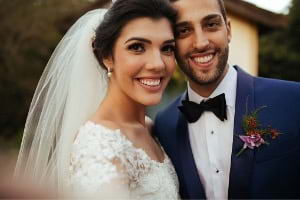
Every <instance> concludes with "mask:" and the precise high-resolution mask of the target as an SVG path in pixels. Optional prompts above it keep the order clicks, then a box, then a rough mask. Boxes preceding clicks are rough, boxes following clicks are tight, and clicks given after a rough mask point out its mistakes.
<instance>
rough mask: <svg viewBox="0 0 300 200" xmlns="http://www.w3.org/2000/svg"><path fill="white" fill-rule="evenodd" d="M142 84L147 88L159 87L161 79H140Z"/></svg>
mask: <svg viewBox="0 0 300 200" xmlns="http://www.w3.org/2000/svg"><path fill="white" fill-rule="evenodd" d="M139 81H140V83H142V84H144V85H147V86H152V87H154V86H158V85H159V84H160V79H140V80H139Z"/></svg>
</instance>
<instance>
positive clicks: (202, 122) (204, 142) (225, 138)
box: [188, 66, 237, 199]
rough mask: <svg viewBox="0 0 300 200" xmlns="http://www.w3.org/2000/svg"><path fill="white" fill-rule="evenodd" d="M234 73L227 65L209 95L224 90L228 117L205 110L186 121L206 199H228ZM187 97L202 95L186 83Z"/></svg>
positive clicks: (234, 89) (234, 96)
mask: <svg viewBox="0 0 300 200" xmlns="http://www.w3.org/2000/svg"><path fill="white" fill-rule="evenodd" d="M236 87H237V72H236V70H235V69H234V68H233V67H231V66H230V67H229V70H228V71H227V73H226V75H225V77H224V79H223V80H222V81H221V82H220V84H219V85H218V87H217V88H216V89H215V90H214V92H213V93H212V94H211V95H210V96H209V97H208V98H213V97H215V96H218V95H220V94H222V93H225V98H226V104H227V120H225V121H223V122H222V121H221V120H219V118H217V117H216V116H215V114H214V113H212V112H209V111H205V112H203V114H202V115H201V117H200V118H199V120H198V121H196V122H195V123H189V124H188V130H189V137H190V141H191V147H192V151H193V155H194V159H195V163H196V166H197V170H198V173H199V176H200V179H201V182H202V184H203V187H204V190H205V194H206V198H208V199H227V198H228V187H229V174H230V164H231V151H232V140H233V128H234V114H235V99H236ZM188 95H189V100H190V101H193V102H196V103H200V102H201V101H202V100H206V99H208V98H204V97H202V96H200V95H198V94H197V93H196V92H195V91H193V90H192V89H191V88H190V86H189V85H188Z"/></svg>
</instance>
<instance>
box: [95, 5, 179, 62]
mask: <svg viewBox="0 0 300 200" xmlns="http://www.w3.org/2000/svg"><path fill="white" fill-rule="evenodd" d="M176 16H177V14H176V11H175V10H174V9H173V8H172V7H171V6H170V4H169V1H168V0H117V1H116V2H114V3H113V5H112V7H111V8H109V9H108V11H107V13H106V14H105V15H104V19H103V21H102V23H101V24H100V25H99V26H98V28H97V30H96V38H95V40H94V42H93V49H94V54H95V56H96V57H97V59H98V61H99V63H100V65H101V66H102V67H104V68H106V67H105V66H104V64H103V59H105V58H107V57H109V56H113V48H114V45H115V43H116V40H117V39H118V37H119V36H120V33H121V31H122V29H123V27H124V26H125V25H126V24H127V23H128V22H130V21H131V20H133V19H136V18H141V17H149V18H152V19H161V18H166V19H168V20H169V21H170V24H171V25H172V27H173V26H174V23H175V20H176ZM158 31H159V30H158ZM158 34H159V32H158Z"/></svg>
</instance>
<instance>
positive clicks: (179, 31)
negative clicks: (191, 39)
mask: <svg viewBox="0 0 300 200" xmlns="http://www.w3.org/2000/svg"><path fill="white" fill-rule="evenodd" d="M189 33H190V28H188V27H177V28H176V36H177V37H179V38H182V37H185V36H187V35H188V34H189Z"/></svg>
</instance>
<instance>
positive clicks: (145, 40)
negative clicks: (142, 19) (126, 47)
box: [125, 37, 152, 44]
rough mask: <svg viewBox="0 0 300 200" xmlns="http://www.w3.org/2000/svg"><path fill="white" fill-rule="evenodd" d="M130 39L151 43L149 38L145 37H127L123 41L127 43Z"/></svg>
mask: <svg viewBox="0 0 300 200" xmlns="http://www.w3.org/2000/svg"><path fill="white" fill-rule="evenodd" d="M132 40H136V41H140V42H145V43H149V44H151V43H152V42H151V41H150V40H147V39H145V38H140V37H133V38H129V39H128V40H127V41H126V42H125V44H126V43H128V42H130V41H132Z"/></svg>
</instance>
